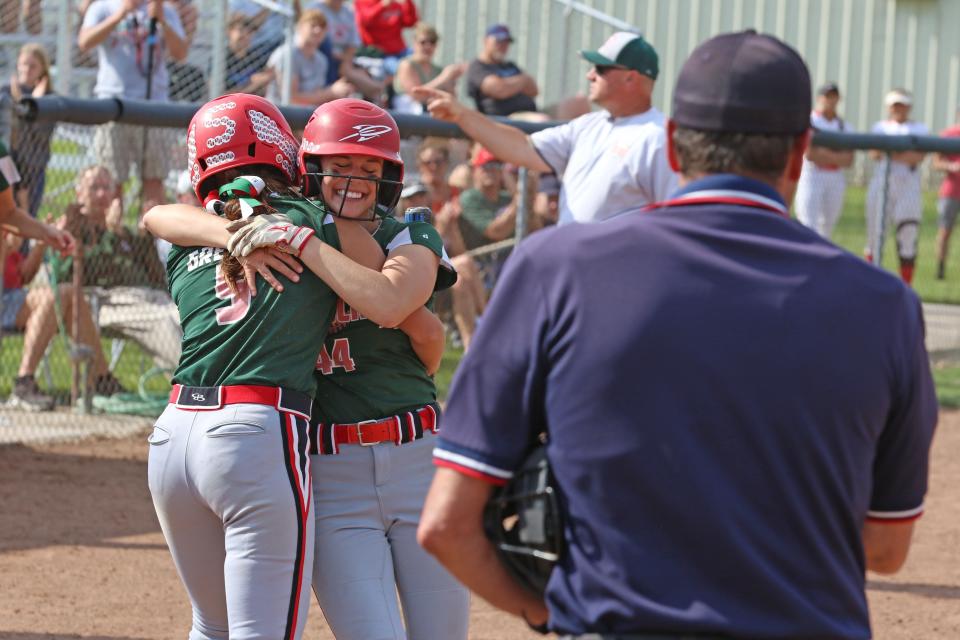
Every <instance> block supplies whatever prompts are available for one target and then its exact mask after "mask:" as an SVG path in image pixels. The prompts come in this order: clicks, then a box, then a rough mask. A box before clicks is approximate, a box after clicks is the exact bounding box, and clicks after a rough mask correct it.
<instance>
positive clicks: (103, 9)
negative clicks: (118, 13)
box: [80, 2, 110, 29]
mask: <svg viewBox="0 0 960 640" xmlns="http://www.w3.org/2000/svg"><path fill="white" fill-rule="evenodd" d="M109 12H110V8H109V7H108V6H107V5H106V4H104V3H103V2H94V3H93V4H92V5H90V7H89V8H88V9H87V12H86V13H85V14H84V15H83V24H81V25H80V28H81V29H87V28H89V27H95V26H96V25H98V24H100V23H101V22H103V21H104V20H106V19H107V18H108V17H109V16H110V13H109Z"/></svg>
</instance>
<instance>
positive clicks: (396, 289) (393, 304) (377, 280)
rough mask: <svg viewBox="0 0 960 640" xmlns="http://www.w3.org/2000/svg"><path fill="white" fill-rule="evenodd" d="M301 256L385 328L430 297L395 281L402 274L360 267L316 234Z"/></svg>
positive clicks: (370, 317)
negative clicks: (413, 293)
mask: <svg viewBox="0 0 960 640" xmlns="http://www.w3.org/2000/svg"><path fill="white" fill-rule="evenodd" d="M299 257H300V260H301V261H302V262H303V264H304V265H305V266H306V267H307V268H308V269H310V270H311V271H313V272H314V273H315V274H316V275H317V277H318V278H320V279H321V280H323V281H324V282H326V283H327V285H328V286H329V287H330V288H331V289H333V290H334V292H336V294H337V295H338V296H340V297H341V298H343V300H344V302H346V303H347V304H349V305H350V306H351V307H353V308H354V309H356V310H357V311H359V312H360V313H361V314H363V315H364V316H365V317H366V318H367V319H369V320H371V321H372V322H375V323H377V324H379V325H380V326H383V327H396V326H397V325H399V324H400V323H401V322H403V321H404V320H405V319H406V318H407V316H409V315H410V314H411V313H413V312H414V311H415V310H416V309H417V307H420V306H422V305H423V304H424V303H425V302H426V301H427V298H429V293H427V295H426V296H425V297H423V299H419V298H418V297H417V296H411V295H410V294H409V293H408V291H407V290H406V289H405V288H404V287H402V286H400V285H399V284H398V282H396V281H395V280H394V278H398V277H400V276H402V274H397V273H394V272H391V273H390V274H385V273H382V272H380V271H375V270H373V269H368V268H367V267H364V266H361V265H359V264H357V263H356V262H354V261H353V260H351V259H350V258H348V257H347V256H345V255H343V254H342V253H340V252H339V251H337V250H336V249H334V248H333V247H331V246H330V245H328V244H326V243H325V242H322V241H321V240H318V239H317V238H316V237H313V238H310V240H308V241H307V244H306V245H304V247H303V251H302V252H301V253H300V256H299ZM391 276H392V277H391Z"/></svg>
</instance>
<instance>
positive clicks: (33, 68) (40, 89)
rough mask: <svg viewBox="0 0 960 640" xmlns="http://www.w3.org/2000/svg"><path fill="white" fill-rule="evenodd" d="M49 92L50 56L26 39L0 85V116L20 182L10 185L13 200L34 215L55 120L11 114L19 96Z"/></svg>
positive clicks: (38, 95)
mask: <svg viewBox="0 0 960 640" xmlns="http://www.w3.org/2000/svg"><path fill="white" fill-rule="evenodd" d="M51 93H53V90H52V88H51V86H50V59H49V58H48V57H47V51H46V49H44V48H43V45H41V44H38V43H28V44H25V45H23V47H22V48H21V49H20V54H19V55H18V56H17V70H16V73H15V74H14V75H13V77H12V78H10V84H9V85H7V86H4V87H3V88H0V117H2V123H3V124H2V126H3V132H2V136H3V139H4V141H5V142H6V143H7V144H8V146H9V149H10V156H11V157H12V158H13V161H14V162H15V163H16V165H17V168H18V169H19V170H20V178H21V180H20V182H19V183H18V184H17V185H16V186H15V187H14V192H15V197H16V199H17V204H18V205H19V206H20V207H21V208H22V209H25V210H26V211H28V212H29V213H30V215H31V216H33V217H34V218H36V217H37V213H38V212H39V211H40V202H41V201H42V200H43V188H44V185H45V184H46V177H47V164H48V163H49V162H50V141H51V139H52V138H53V130H54V129H55V128H56V123H55V122H26V121H24V120H21V119H19V118H14V117H12V110H13V107H14V105H15V104H17V103H18V102H20V98H22V97H23V96H28V95H29V96H34V97H37V98H38V97H40V96H45V95H49V94H51Z"/></svg>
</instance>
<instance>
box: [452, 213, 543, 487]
mask: <svg viewBox="0 0 960 640" xmlns="http://www.w3.org/2000/svg"><path fill="white" fill-rule="evenodd" d="M541 233H544V232H541ZM531 240H532V239H531ZM531 240H527V241H525V242H531ZM533 244H539V243H537V242H534V243H533ZM526 247H527V245H526V244H524V245H521V247H519V248H518V249H516V251H515V253H514V254H513V256H511V257H510V259H509V260H508V262H507V265H506V267H505V269H504V272H503V275H502V277H501V279H500V281H499V282H498V283H497V288H496V290H495V291H494V294H493V298H492V299H491V301H490V304H489V306H488V307H487V310H486V312H485V313H484V315H483V322H482V323H481V324H480V327H479V330H478V331H477V333H476V335H475V336H474V342H473V344H472V345H471V348H470V351H469V352H468V353H467V355H466V356H465V357H464V359H463V361H462V362H461V364H460V368H459V370H458V371H457V374H456V376H455V377H454V380H453V386H452V388H451V391H450V399H449V402H448V403H447V409H446V412H445V415H444V426H443V429H442V431H441V436H440V438H439V439H438V441H437V446H436V449H435V450H434V462H435V464H437V465H438V466H443V467H448V468H451V469H454V470H455V471H458V472H460V473H463V474H465V475H468V476H471V477H475V478H479V479H482V480H485V481H487V482H490V483H492V484H504V483H505V482H506V481H507V480H509V479H510V478H511V477H512V475H513V470H514V469H515V468H516V467H517V465H518V464H519V463H520V462H521V461H522V460H523V457H524V455H525V454H526V453H527V451H528V450H529V448H530V445H531V443H532V442H533V441H534V439H535V438H536V436H537V435H538V434H539V433H540V432H541V431H543V429H544V428H545V425H546V421H545V418H544V409H543V405H544V395H545V386H546V367H545V366H544V364H543V363H544V357H543V354H542V345H543V343H544V339H543V336H544V335H545V334H546V330H547V317H546V313H545V307H546V304H545V302H544V296H543V293H542V287H543V284H544V283H543V282H541V276H538V275H536V274H534V273H532V272H533V271H535V269H534V268H533V267H532V264H531V262H532V260H531V257H530V256H534V255H535V253H533V252H530V251H524V249H526Z"/></svg>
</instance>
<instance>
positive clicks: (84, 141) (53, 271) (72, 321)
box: [0, 96, 960, 437]
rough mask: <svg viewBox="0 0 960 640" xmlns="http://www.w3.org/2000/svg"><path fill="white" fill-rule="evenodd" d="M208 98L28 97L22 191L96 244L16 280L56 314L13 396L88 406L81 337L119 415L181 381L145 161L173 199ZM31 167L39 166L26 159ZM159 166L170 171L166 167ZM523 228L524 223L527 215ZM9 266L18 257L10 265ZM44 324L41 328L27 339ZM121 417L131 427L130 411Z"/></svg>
mask: <svg viewBox="0 0 960 640" xmlns="http://www.w3.org/2000/svg"><path fill="white" fill-rule="evenodd" d="M196 107H197V105H196V104H193V103H181V104H173V103H167V104H160V103H156V102H149V101H135V100H116V99H106V100H96V99H81V98H72V97H66V96H45V97H39V98H33V97H28V98H26V99H24V100H23V101H22V103H21V104H20V106H19V110H20V112H21V113H22V114H23V116H24V118H23V119H22V120H21V119H18V120H16V121H15V123H14V126H15V127H16V128H18V129H19V131H20V134H18V135H24V134H26V135H29V136H33V135H40V134H41V133H43V134H44V135H46V136H47V137H46V138H45V140H46V142H45V143H44V144H39V145H33V146H29V147H24V148H22V149H21V156H20V157H18V158H17V161H18V163H19V164H21V165H22V166H23V167H31V166H34V167H40V170H39V171H38V172H35V173H32V174H30V179H29V180H28V181H27V182H28V184H27V185H25V186H26V187H27V188H25V189H23V188H21V189H19V190H18V198H21V199H22V202H23V203H24V205H25V206H29V198H30V195H31V193H33V194H34V195H35V197H36V198H37V213H38V215H39V216H40V217H49V218H51V219H54V220H60V221H62V223H63V224H65V225H67V226H68V228H71V230H73V231H74V233H75V234H76V235H77V236H78V237H79V238H80V239H81V241H82V242H83V244H84V246H85V247H86V248H87V249H88V250H89V251H88V252H85V253H84V257H85V260H84V265H83V271H82V273H80V274H78V273H77V271H76V270H75V268H74V267H75V265H73V264H71V263H70V262H69V261H63V260H60V259H57V258H55V257H54V256H51V255H43V256H41V259H40V260H39V270H38V271H39V273H38V275H37V276H36V277H34V278H32V282H29V283H27V282H24V283H20V284H21V285H24V286H21V287H12V288H11V287H7V293H6V294H5V297H4V303H5V304H4V307H5V308H9V305H8V304H7V303H8V302H9V303H10V304H17V303H18V301H17V300H15V299H13V300H8V298H9V297H10V296H11V292H12V290H13V289H20V290H21V291H22V293H20V294H13V295H21V296H25V297H26V296H29V298H28V299H29V301H30V306H31V309H36V310H37V311H36V313H37V315H36V316H34V317H36V318H41V317H42V318H46V319H47V320H46V322H45V323H39V324H42V326H41V327H39V328H40V329H42V331H40V334H41V335H40V338H42V339H40V340H35V339H34V337H35V335H33V334H36V333H37V331H38V328H37V327H33V328H28V327H27V326H15V325H16V323H14V326H11V327H8V328H7V329H6V330H5V331H4V333H3V337H2V341H0V399H2V398H9V397H10V396H11V395H13V392H14V391H15V388H14V387H16V385H17V382H16V381H15V378H16V377H17V376H18V374H20V373H22V372H23V371H22V370H23V369H26V371H27V372H28V373H29V372H32V373H33V376H34V377H33V380H34V382H35V384H36V387H35V391H36V392H37V393H38V394H40V395H42V396H46V397H49V398H50V399H52V402H53V404H55V411H58V412H60V413H62V412H64V411H70V410H71V407H72V406H78V407H80V408H82V407H83V406H84V405H85V402H84V400H85V398H84V394H83V393H82V392H81V393H78V394H77V395H78V396H79V397H78V398H77V399H76V400H75V401H74V400H73V399H72V398H71V383H72V380H73V371H74V370H75V369H76V368H77V365H78V356H77V350H76V349H75V346H76V345H77V344H87V345H89V346H91V347H92V353H91V354H90V357H89V358H87V359H84V360H83V364H84V366H86V367H87V368H89V370H90V371H91V372H92V374H93V376H92V378H91V379H92V381H93V382H92V386H93V388H92V389H91V393H90V394H87V395H88V396H93V398H92V400H93V401H94V402H92V404H93V408H94V410H95V411H105V412H108V413H110V414H111V415H136V414H141V415H142V414H146V415H149V414H151V413H154V414H155V413H157V412H159V409H161V408H162V406H163V403H164V399H165V393H166V391H167V390H168V386H169V385H168V379H169V378H168V376H169V369H170V367H171V366H172V365H173V364H174V363H175V362H176V359H177V356H178V353H179V351H178V349H179V337H178V335H177V333H176V328H175V324H176V322H175V315H172V313H175V311H174V310H173V305H172V302H171V301H170V299H169V295H168V294H167V293H166V290H165V286H164V282H163V269H162V264H163V257H162V252H163V249H164V247H163V246H162V245H160V246H158V245H157V244H156V243H155V242H154V241H153V239H152V238H150V237H149V236H146V235H144V234H143V233H142V232H141V231H140V230H139V229H138V226H137V223H138V220H139V214H140V206H141V200H140V193H141V187H142V185H143V182H144V180H143V176H144V173H143V171H144V167H146V168H147V169H148V173H149V172H150V171H151V170H150V167H151V163H152V162H159V163H160V168H162V169H163V176H162V178H163V179H162V184H163V186H164V187H165V189H166V199H167V200H174V199H176V198H177V197H178V195H179V194H178V191H179V189H178V185H177V182H178V178H179V173H180V170H181V169H183V168H184V165H185V159H186V146H185V135H184V130H185V127H186V124H187V122H188V121H189V119H190V118H191V117H192V115H193V113H194V111H195V109H196ZM283 111H284V113H285V115H286V116H287V117H288V118H289V120H290V122H291V124H293V125H294V126H295V127H302V126H303V124H304V123H305V122H306V120H307V119H308V117H309V115H310V113H311V110H310V109H308V108H303V107H285V108H283ZM396 118H397V120H398V123H399V125H400V128H401V132H402V135H403V136H404V137H405V138H408V137H410V136H436V137H443V138H459V137H462V136H463V134H462V132H461V131H460V130H459V129H458V128H457V127H455V126H453V125H451V124H448V123H442V122H437V121H435V120H433V119H431V118H429V117H426V116H414V115H409V114H396ZM511 124H513V125H515V126H518V127H520V128H522V129H524V130H526V131H528V132H529V131H535V130H537V129H540V128H543V127H545V126H549V123H547V124H541V123H528V122H511ZM116 126H123V127H127V129H125V130H124V132H125V133H124V135H125V136H127V137H125V138H124V139H123V140H124V141H125V142H126V143H127V144H126V146H128V147H130V148H131V149H133V150H135V153H133V154H132V155H131V157H130V158H129V160H130V162H129V164H123V162H122V160H123V159H117V158H111V157H109V156H108V155H105V154H104V153H103V149H102V146H103V145H102V144H101V143H102V142H103V136H104V135H105V132H107V131H109V130H110V128H111V127H116ZM31 127H33V128H40V129H42V131H41V130H40V129H36V130H34V129H31ZM44 127H45V129H44ZM144 133H147V134H148V139H147V140H148V142H149V143H150V145H148V147H147V149H148V150H149V152H148V153H146V154H143V153H142V152H141V150H142V149H143V147H142V146H141V138H138V137H137V136H138V135H143V134H144ZM813 141H814V143H815V144H817V145H820V146H824V147H828V148H833V149H854V150H865V149H877V150H881V151H882V152H883V153H885V154H893V153H897V152H901V151H904V150H910V149H913V150H921V151H926V152H939V153H944V154H955V155H960V140H946V139H942V138H936V137H909V136H906V137H893V136H875V135H863V134H832V133H822V132H817V134H816V135H815V136H814V138H813ZM927 162H929V161H927ZM119 165H122V167H121V166H119ZM118 168H124V169H126V171H127V175H122V176H121V179H120V180H119V181H118V180H117V179H116V178H115V172H116V170H117V169H118ZM22 172H23V173H24V174H25V175H26V174H27V171H26V170H25V169H22ZM152 172H153V173H157V171H156V167H154V170H152ZM842 173H843V172H841V174H842ZM847 173H849V172H847ZM848 178H849V176H848ZM888 178H889V176H888ZM31 181H32V182H31ZM519 184H526V181H525V180H520V181H519ZM881 186H882V192H883V193H885V194H886V197H888V198H891V199H892V200H893V199H897V198H899V197H900V196H901V195H902V194H900V193H899V192H897V190H898V189H900V183H898V182H896V181H891V180H888V181H886V182H881ZM814 189H815V190H818V191H826V189H827V187H826V185H817V184H814ZM869 193H870V187H869V186H864V184H860V183H856V182H855V181H853V180H849V179H848V180H847V184H846V185H845V191H844V192H843V193H842V196H841V197H842V211H841V212H840V214H839V221H838V223H837V226H836V229H835V231H834V232H833V237H834V240H835V241H836V242H837V243H838V244H840V245H842V246H844V247H846V248H848V249H850V250H851V251H853V252H855V253H860V251H861V250H862V249H864V248H865V246H866V244H867V237H868V234H867V229H868V227H867V223H866V220H867V217H866V215H865V209H866V203H867V200H868V196H869ZM894 196H895V197H894ZM918 197H919V199H920V203H919V204H920V216H921V217H920V219H919V220H918V225H917V232H918V244H919V256H918V257H917V258H916V265H917V273H916V277H915V281H914V285H915V287H916V288H917V290H918V291H919V292H920V293H921V295H922V296H923V297H924V299H925V301H928V302H930V301H933V302H940V303H950V304H958V303H960V260H958V259H957V257H956V256H955V255H953V254H951V256H950V258H949V261H948V264H947V270H946V278H945V280H937V279H936V278H935V277H934V264H933V263H934V261H933V259H932V257H931V254H932V252H933V246H934V243H935V234H936V227H937V224H936V195H935V193H934V192H933V191H932V190H930V189H926V190H923V191H922V192H919V193H918ZM523 200H524V201H526V198H524V199H523ZM524 206H525V205H524ZM881 208H884V207H881ZM891 213H892V212H891ZM887 220H888V217H887V216H884V217H882V218H881V222H880V224H881V228H880V230H879V231H880V233H879V238H880V239H881V240H880V241H881V242H882V238H883V237H884V236H886V237H887V238H888V242H887V246H886V247H882V246H878V247H875V248H874V251H875V255H876V256H877V257H878V261H879V260H881V259H882V258H883V257H884V251H886V260H885V264H886V265H889V266H890V267H893V268H895V267H894V265H895V264H896V257H897V256H896V252H895V251H893V245H894V244H895V243H892V242H889V238H891V237H893V235H894V234H893V230H892V227H891V225H890V223H888V222H887ZM94 223H96V224H94ZM94 227H96V229H94ZM519 228H520V229H521V230H522V229H523V224H521V225H520V227H519ZM103 229H106V230H107V231H103ZM512 246H513V241H505V242H502V243H496V244H491V245H487V246H483V247H480V248H479V249H477V250H475V251H472V252H470V253H471V255H470V259H471V260H472V261H473V264H474V266H475V267H476V271H477V274H478V277H479V280H480V281H481V283H482V284H483V285H484V286H485V287H486V288H488V289H489V288H490V287H492V286H493V284H494V283H495V281H496V278H497V275H498V273H499V269H500V266H501V265H502V263H503V260H504V259H505V258H506V256H507V255H508V254H509V252H510V250H511V248H512ZM6 251H7V252H8V253H9V252H20V251H23V252H25V253H24V254H23V255H24V259H25V260H28V259H29V254H30V252H29V249H28V248H26V247H20V246H18V244H17V243H14V242H11V243H9V244H8V245H6ZM955 253H956V252H955ZM35 258H36V255H34V259H35ZM0 263H2V264H7V262H6V261H0ZM28 275H29V274H28ZM75 278H77V280H75ZM14 284H15V283H14ZM20 304H21V305H22V304H23V302H20ZM31 331H32V332H33V334H31V336H28V334H30V332H31ZM91 335H92V336H93V337H92V338H91ZM98 378H99V380H98ZM114 383H119V384H120V385H122V390H121V391H120V393H115V394H113V395H103V394H100V395H96V396H94V394H93V393H92V392H96V391H98V390H100V391H102V390H104V389H106V390H108V391H109V390H110V388H109V387H110V384H114ZM97 384H99V385H100V389H98V388H97ZM21 386H22V385H21ZM21 391H22V390H21ZM0 402H2V400H0ZM30 408H32V409H37V408H41V409H46V408H49V406H46V405H44V404H43V402H42V398H41V401H38V402H36V403H35V406H33V407H28V406H25V405H24V404H22V403H21V404H17V403H13V404H6V405H3V406H0V423H3V422H6V423H7V424H9V425H14V426H16V427H17V429H18V431H17V433H19V434H21V435H22V436H23V437H28V436H29V433H28V434H27V435H23V434H24V433H25V432H24V429H26V431H27V432H29V431H30V429H31V428H33V426H35V427H36V428H37V429H39V428H41V426H42V425H46V424H52V422H51V420H50V419H49V418H47V417H43V416H49V415H51V414H49V413H43V414H39V413H36V412H28V411H27V409H30ZM131 420H136V419H134V418H131ZM61 422H62V421H61ZM58 424H59V423H58ZM111 424H113V423H111ZM116 424H123V421H122V420H121V422H120V423H116ZM131 424H132V422H131ZM138 424H139V423H138ZM31 425H32V426H31ZM18 437H20V436H18Z"/></svg>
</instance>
